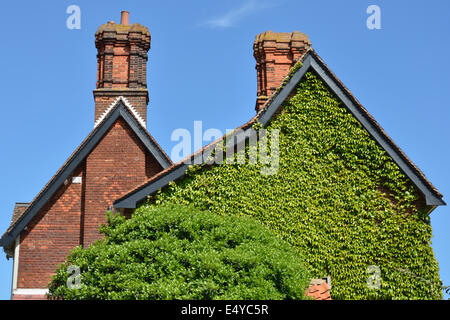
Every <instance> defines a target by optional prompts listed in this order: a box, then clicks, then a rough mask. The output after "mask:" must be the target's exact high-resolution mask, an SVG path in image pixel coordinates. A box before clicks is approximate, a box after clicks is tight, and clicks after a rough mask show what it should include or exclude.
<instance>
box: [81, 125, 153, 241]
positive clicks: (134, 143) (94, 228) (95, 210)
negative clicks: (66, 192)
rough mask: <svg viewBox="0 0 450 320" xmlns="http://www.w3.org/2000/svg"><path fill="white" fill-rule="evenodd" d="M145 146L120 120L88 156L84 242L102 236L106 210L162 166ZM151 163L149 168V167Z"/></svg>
mask: <svg viewBox="0 0 450 320" xmlns="http://www.w3.org/2000/svg"><path fill="white" fill-rule="evenodd" d="M148 157H151V156H149V155H146V151H145V149H144V146H143V145H142V144H141V143H140V142H139V140H138V138H137V136H136V135H135V134H134V132H132V130H131V128H130V127H129V126H128V125H127V124H126V123H125V121H124V120H122V119H120V120H118V121H117V122H116V123H115V124H114V125H113V126H112V128H111V129H110V131H109V132H108V134H107V135H105V137H104V138H103V139H102V140H101V141H100V143H99V144H98V145H97V147H96V148H95V149H94V150H93V151H92V152H91V154H90V155H89V156H88V157H87V159H86V208H85V217H84V230H83V232H84V237H83V243H84V245H89V244H91V243H92V242H93V241H95V240H97V239H98V238H99V233H98V227H99V225H100V224H102V223H105V211H106V210H107V209H108V207H112V203H113V200H114V199H117V198H118V197H119V196H121V195H122V194H124V193H125V192H127V191H129V190H130V189H132V188H134V187H136V186H137V185H140V184H142V183H143V182H144V181H145V180H146V179H147V178H150V176H151V175H153V174H155V173H157V172H159V171H161V170H162V168H161V167H160V166H159V164H157V163H156V161H148V159H147V158H148ZM147 164H148V165H149V168H147Z"/></svg>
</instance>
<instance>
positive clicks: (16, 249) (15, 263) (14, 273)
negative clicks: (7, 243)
mask: <svg viewBox="0 0 450 320" xmlns="http://www.w3.org/2000/svg"><path fill="white" fill-rule="evenodd" d="M19 250H20V234H19V235H18V236H17V238H16V242H15V244H14V257H13V271H12V284H11V297H12V295H13V293H14V291H15V290H16V289H17V274H18V272H19Z"/></svg>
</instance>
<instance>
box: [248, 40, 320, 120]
mask: <svg viewBox="0 0 450 320" xmlns="http://www.w3.org/2000/svg"><path fill="white" fill-rule="evenodd" d="M310 46H311V42H310V41H309V39H308V36H307V35H305V34H303V33H301V32H299V31H294V32H290V33H279V32H273V31H266V32H264V33H261V34H259V35H257V36H256V40H255V43H254V44H253V56H254V57H255V59H256V71H257V78H258V93H257V98H256V106H255V109H256V112H258V111H259V110H260V109H261V108H262V106H263V105H264V103H265V102H266V101H267V99H268V98H269V97H270V96H271V95H272V94H273V93H274V91H275V90H276V89H277V87H278V86H279V85H280V84H281V83H282V82H283V80H284V78H285V77H286V76H287V75H288V73H289V70H290V68H291V67H292V66H293V65H294V64H295V62H296V61H297V59H298V57H299V56H300V55H302V54H303V53H304V52H305V51H306V50H307V49H308V48H309V47H310Z"/></svg>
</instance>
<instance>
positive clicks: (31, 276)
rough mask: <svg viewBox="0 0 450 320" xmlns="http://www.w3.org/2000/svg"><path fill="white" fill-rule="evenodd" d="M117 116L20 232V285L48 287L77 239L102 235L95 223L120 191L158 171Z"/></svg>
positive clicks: (85, 241) (88, 239)
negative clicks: (76, 180) (94, 145)
mask: <svg viewBox="0 0 450 320" xmlns="http://www.w3.org/2000/svg"><path fill="white" fill-rule="evenodd" d="M161 170H162V167H161V165H160V164H159V163H158V162H157V161H156V160H155V158H154V157H153V156H152V155H151V154H150V153H149V151H148V150H147V149H146V148H145V146H144V145H143V143H142V142H141V141H140V140H139V138H138V137H137V136H136V134H135V133H134V132H133V130H132V129H131V128H130V126H129V125H128V124H127V123H126V122H125V121H124V120H123V119H122V118H119V119H118V120H116V122H115V123H114V124H113V125H112V127H111V128H110V129H109V131H108V132H107V134H106V135H105V136H104V137H103V138H102V139H101V140H100V142H99V143H98V144H97V146H96V147H95V148H94V149H93V150H92V151H91V153H90V154H89V155H88V156H87V157H86V159H85V161H84V162H83V163H82V164H81V165H79V167H78V168H77V169H76V170H75V171H74V172H73V174H72V176H71V178H72V177H81V183H72V179H71V178H70V179H68V180H67V181H68V182H67V184H64V185H63V186H61V187H60V189H59V190H58V191H57V192H56V193H55V194H54V195H53V196H52V198H51V199H50V200H49V201H48V202H47V204H46V205H45V206H44V207H43V208H42V209H41V210H40V211H39V213H38V214H37V215H36V216H35V217H34V218H33V219H32V221H31V223H29V224H28V227H27V228H26V230H24V231H22V233H21V235H20V239H21V240H20V255H19V257H20V258H19V268H18V282H17V287H18V288H46V287H47V285H48V282H49V280H50V277H51V275H52V274H53V273H54V271H55V270H56V267H57V265H58V264H60V263H62V262H63V261H64V260H65V258H66V256H67V255H68V254H69V252H70V250H71V249H73V248H74V247H76V246H78V245H84V246H88V245H89V244H91V243H93V242H94V241H95V240H98V239H100V238H101V235H100V234H99V232H98V229H99V226H100V224H102V223H105V222H106V220H105V213H106V211H107V209H108V207H111V206H112V202H113V200H114V199H116V198H117V197H118V196H120V195H122V194H123V193H125V192H126V191H127V190H129V189H130V188H134V187H136V186H137V185H139V184H141V183H142V182H144V181H145V180H146V179H148V178H149V177H151V176H152V175H154V174H156V173H157V172H159V171H161Z"/></svg>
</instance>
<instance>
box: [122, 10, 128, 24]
mask: <svg viewBox="0 0 450 320" xmlns="http://www.w3.org/2000/svg"><path fill="white" fill-rule="evenodd" d="M120 24H123V25H126V26H127V25H129V24H130V13H129V12H128V11H122V12H121V17H120Z"/></svg>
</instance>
